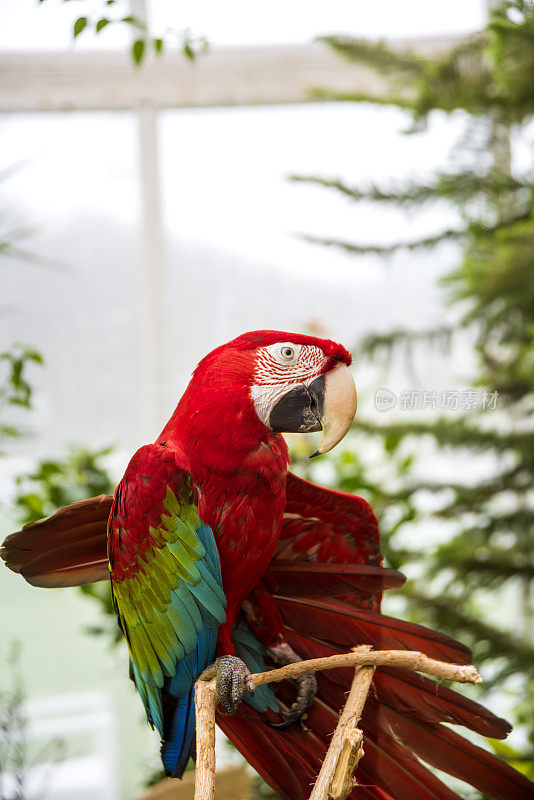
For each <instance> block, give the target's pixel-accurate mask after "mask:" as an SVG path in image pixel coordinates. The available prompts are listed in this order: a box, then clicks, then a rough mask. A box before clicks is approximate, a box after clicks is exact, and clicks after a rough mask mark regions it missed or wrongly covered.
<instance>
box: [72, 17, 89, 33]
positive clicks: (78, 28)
mask: <svg viewBox="0 0 534 800" xmlns="http://www.w3.org/2000/svg"><path fill="white" fill-rule="evenodd" d="M87 22H88V19H87V17H78V19H77V20H76V22H75V23H74V29H73V35H74V38H76V36H79V35H80V33H81V32H82V31H83V30H85V28H86V27H87Z"/></svg>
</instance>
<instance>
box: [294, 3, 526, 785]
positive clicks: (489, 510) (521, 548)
mask: <svg viewBox="0 0 534 800" xmlns="http://www.w3.org/2000/svg"><path fill="white" fill-rule="evenodd" d="M325 41H326V42H328V44H329V45H330V46H331V47H332V48H334V50H336V51H337V52H338V53H340V55H341V56H343V57H344V58H347V59H349V60H350V61H352V62H355V63H359V64H364V65H366V66H368V67H371V68H372V69H373V70H375V71H376V72H378V73H381V74H382V75H384V76H386V77H387V79H388V81H387V84H388V90H387V92H386V93H385V94H382V95H380V96H378V95H374V94H365V93H362V92H355V93H354V94H343V95H339V94H337V95H334V94H332V93H330V92H328V90H321V92H320V94H322V96H325V97H328V98H330V99H332V98H334V99H338V100H344V101H349V102H356V103H361V102H366V103H374V104H377V105H391V106H395V107H397V108H402V109H406V110H407V111H408V112H409V113H410V114H411V120H412V126H411V129H412V131H414V130H415V131H417V130H421V129H422V128H423V127H424V126H425V124H426V122H427V120H428V118H429V115H431V113H432V112H433V111H435V110H438V109H439V110H441V111H444V112H446V113H448V114H452V113H453V112H455V111H457V110H463V111H464V112H466V115H465V116H466V120H467V122H466V130H465V131H464V134H463V136H462V138H461V140H460V141H457V142H455V143H454V160H453V163H454V165H455V166H454V168H453V169H450V170H449V171H445V172H443V173H441V174H436V175H435V176H434V177H433V178H432V179H431V180H425V181H422V182H409V183H406V184H405V185H398V184H397V185H390V186H387V185H371V184H366V185H360V186H358V185H349V184H347V183H345V182H344V181H343V180H337V179H336V180H330V179H327V178H323V177H315V176H294V179H295V180H300V181H307V182H312V183H315V184H318V185H320V186H323V187H326V188H327V189H329V190H330V191H331V192H336V193H339V194H341V195H343V196H344V197H346V198H349V199H350V200H352V201H354V203H356V204H357V203H360V202H362V201H366V202H369V201H371V202H373V203H374V204H376V206H377V208H378V209H380V208H381V207H383V206H398V207H404V208H408V207H410V208H414V209H418V208H422V207H424V206H427V205H428V204H431V203H434V204H445V205H447V206H449V207H453V208H454V209H456V210H457V212H458V218H459V223H458V225H456V226H454V227H447V228H443V229H442V230H441V231H440V232H439V233H438V234H437V235H433V236H431V237H424V238H421V239H418V240H414V241H411V240H410V241H403V242H398V243H395V244H394V245H389V246H382V245H380V244H375V243H373V242H361V241H341V240H327V241H326V240H324V239H317V238H316V239H315V241H317V242H318V243H320V244H322V245H328V246H331V247H336V248H341V249H342V250H344V251H346V252H349V253H353V254H354V256H355V258H356V259H357V258H358V257H359V256H361V255H362V254H369V253H372V254H376V255H378V256H383V257H389V256H391V255H392V254H394V253H395V252H397V251H399V250H401V249H404V250H409V251H414V252H417V251H420V250H430V249H432V248H437V247H439V246H440V244H441V243H442V242H444V241H451V240H454V241H457V242H458V243H459V245H460V248H459V253H460V255H459V263H458V264H457V265H456V267H455V268H454V269H453V270H452V271H451V272H450V273H449V274H448V275H447V277H446V279H445V281H444V284H445V287H444V292H445V294H446V297H447V300H448V301H449V302H450V303H452V305H453V310H455V311H456V312H457V315H459V318H460V322H459V324H456V325H451V326H450V327H442V328H440V329H438V330H432V331H418V332H415V333H414V331H413V329H410V328H407V329H405V330H395V331H391V332H390V333H388V334H387V335H383V334H381V335H372V334H371V335H369V336H368V337H367V338H366V339H365V341H364V342H362V343H360V344H359V345H358V346H357V352H358V359H359V360H361V359H362V358H363V357H365V356H366V357H369V358H373V359H375V360H376V359H377V358H378V357H380V356H383V357H384V358H386V357H389V358H390V357H391V355H392V354H396V353H399V352H400V351H402V350H404V349H405V348H407V347H410V348H417V347H424V346H425V345H428V346H435V345H436V343H439V342H443V341H445V342H446V343H447V342H448V343H449V345H454V340H455V339H457V338H458V337H463V339H462V341H463V342H464V343H465V342H470V343H474V344H472V345H470V346H473V347H474V350H475V354H476V364H477V367H476V377H475V380H474V385H473V390H475V389H476V391H477V393H479V394H478V396H479V397H480V393H482V396H484V395H483V393H484V392H486V393H487V394H486V397H489V396H493V397H495V398H496V397H497V395H496V394H495V393H498V409H497V411H494V412H492V413H487V412H486V413H482V412H477V411H475V410H470V411H465V413H461V412H459V413H456V414H453V413H445V412H443V413H442V414H441V415H439V416H436V417H434V418H433V419H430V420H429V418H428V416H424V417H422V416H421V415H420V414H419V415H412V416H411V417H409V418H408V417H407V418H404V417H403V418H402V419H398V421H395V422H392V423H390V424H376V423H375V422H373V421H370V420H365V419H363V420H362V419H361V418H360V419H359V421H358V422H357V425H356V428H355V431H354V440H353V441H354V448H353V449H352V450H350V451H346V452H344V453H342V455H341V456H339V457H338V458H337V461H335V469H336V484H337V486H338V487H339V488H342V489H345V490H348V491H359V492H361V493H362V494H366V495H367V497H368V498H369V499H370V500H371V502H372V504H373V506H374V507H375V508H376V509H377V510H378V513H379V515H380V516H381V517H382V522H383V529H384V530H383V533H384V551H385V556H386V560H387V561H388V562H389V564H390V565H392V566H395V567H398V568H405V569H406V570H407V571H408V573H409V574H417V576H418V577H417V579H416V580H411V581H409V582H408V584H407V585H406V586H405V587H404V588H403V589H402V590H400V592H401V595H402V597H403V598H406V603H407V606H406V609H405V613H407V614H410V615H411V616H412V618H415V619H417V620H418V621H421V622H424V623H426V624H429V625H431V626H432V627H435V628H438V629H440V630H442V631H444V632H448V633H450V634H452V635H454V636H456V637H458V638H460V639H461V640H463V641H465V642H466V643H469V644H470V645H471V646H472V647H473V649H474V658H475V663H477V664H479V665H482V667H483V668H484V669H485V673H486V677H488V676H489V677H490V680H489V683H487V684H486V685H490V686H491V685H493V686H494V687H498V692H499V693H501V694H503V693H512V694H513V695H514V697H515V699H516V702H515V710H514V714H515V719H514V720H512V721H513V722H515V723H516V724H518V723H519V724H520V725H521V726H522V728H523V731H526V739H527V742H528V743H527V744H526V746H525V747H521V748H512V747H511V746H509V745H506V744H500V743H491V744H492V746H493V747H494V748H495V749H496V750H498V752H499V754H500V755H501V756H502V757H504V758H508V759H509V760H510V761H511V762H513V763H514V766H516V767H517V768H519V769H522V770H523V771H525V772H527V773H528V774H529V776H530V777H531V779H532V778H533V777H534V762H533V757H534V630H533V628H534V618H533V605H534V604H533V598H534V504H533V502H532V478H533V467H534V429H533V425H532V412H533V410H534V347H533V341H532V336H533V333H534V280H533V276H534V216H533V209H534V168H533V167H534V158H533V159H532V163H531V165H530V166H529V168H528V169H523V170H522V171H521V172H517V171H516V170H515V169H513V168H512V145H511V142H512V143H514V142H515V141H516V140H517V138H518V137H520V136H521V135H522V133H523V132H524V131H525V129H526V128H527V126H528V124H529V123H531V122H532V120H533V117H534V3H533V2H532V0H514V1H513V2H508V3H506V4H504V5H503V6H501V7H500V8H498V9H497V10H495V11H494V12H492V14H491V16H490V21H489V24H488V26H487V28H486V29H485V30H484V31H483V32H481V33H478V34H476V35H473V36H470V37H468V38H466V39H463V40H462V42H461V43H460V44H459V45H458V46H456V47H454V48H453V49H451V50H449V51H448V52H446V53H442V54H440V55H438V56H435V57H431V58H428V57H425V58H422V57H418V56H417V55H416V54H414V53H410V52H404V51H403V52H399V51H398V50H396V49H392V48H391V47H389V46H387V45H386V44H384V43H378V44H377V43H370V42H368V41H365V40H359V39H352V38H348V37H344V36H331V37H327V38H326V39H325ZM398 416H399V415H398ZM421 419H422V420H423V421H421ZM369 437H372V439H373V440H374V441H375V442H376V441H379V442H381V444H382V446H383V448H384V453H385V454H386V455H387V456H388V458H389V460H390V461H393V463H394V464H395V465H396V467H397V470H396V474H395V475H392V476H390V479H389V480H384V479H383V477H382V478H380V480H378V479H376V478H374V477H372V476H373V473H372V471H371V472H370V471H369V470H368V468H367V467H366V465H365V464H364V463H363V462H362V460H361V455H359V454H361V453H365V452H366V451H368V450H369V447H368V444H369ZM428 440H431V441H432V442H433V444H434V446H435V448H436V452H439V453H445V454H448V455H450V454H451V453H452V454H456V456H457V457H461V458H462V459H463V464H464V465H469V463H470V462H471V461H472V462H473V463H475V460H476V459H480V457H481V456H482V457H483V458H484V459H485V460H484V464H485V465H486V475H485V477H483V478H480V479H474V478H473V476H472V475H471V474H469V469H468V467H467V468H466V467H465V466H464V468H463V469H462V470H459V471H458V474H457V475H456V476H452V477H451V478H449V479H448V480H439V481H438V480H431V479H429V478H423V479H421V478H417V477H416V474H417V471H415V472H414V471H413V469H412V466H413V464H412V462H413V460H414V453H416V452H417V451H418V449H419V444H420V443H422V442H423V441H425V442H426V441H428ZM410 451H411V452H410ZM407 453H408V454H407ZM415 464H417V457H416V456H415ZM488 465H490V466H488ZM310 469H312V470H313V469H318V467H311V468H310ZM422 492H426V493H427V494H428V493H431V496H432V497H433V498H434V502H435V505H436V509H437V510H436V511H435V513H434V515H433V516H434V517H437V518H438V519H440V520H443V521H444V523H445V524H447V526H448V527H447V530H448V540H447V541H445V542H444V543H442V544H440V545H439V546H437V548H436V547H435V546H434V547H432V548H431V549H427V550H426V551H425V548H424V544H423V545H422V546H415V545H414V543H413V541H412V542H411V543H410V541H409V537H408V539H407V538H406V536H405V535H404V534H405V533H406V531H407V530H408V529H409V528H410V526H413V524H414V522H417V521H418V520H419V521H421V520H422V519H423V518H424V515H423V512H422V511H421V509H420V504H419V502H418V498H419V497H420V496H421V493H422ZM407 541H408V544H407ZM422 552H423V553H425V552H426V555H423V564H422V567H423V569H422V568H421V558H422V555H421V553H422ZM413 565H416V566H415V568H414V567H413ZM499 607H501V608H502V609H506V610H507V613H506V615H504V612H501V613H500V614H499V612H498V610H496V608H497V609H498V608H499ZM514 608H516V609H517V608H519V609H520V612H519V613H518V617H517V619H512V618H511V616H510V614H511V613H513V612H510V609H512V610H513V609H514Z"/></svg>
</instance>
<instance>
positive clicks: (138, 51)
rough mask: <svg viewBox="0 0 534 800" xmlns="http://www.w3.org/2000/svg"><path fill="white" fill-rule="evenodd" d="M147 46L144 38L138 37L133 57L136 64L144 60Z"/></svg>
mask: <svg viewBox="0 0 534 800" xmlns="http://www.w3.org/2000/svg"><path fill="white" fill-rule="evenodd" d="M145 46H146V43H145V40H144V39H136V40H135V42H134V43H133V45H132V58H133V60H134V62H135V64H137V66H139V64H141V62H142V60H143V58H144V55H145Z"/></svg>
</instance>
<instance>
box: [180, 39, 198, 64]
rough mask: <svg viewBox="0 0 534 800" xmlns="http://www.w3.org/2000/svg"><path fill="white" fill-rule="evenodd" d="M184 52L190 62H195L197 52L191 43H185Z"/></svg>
mask: <svg viewBox="0 0 534 800" xmlns="http://www.w3.org/2000/svg"><path fill="white" fill-rule="evenodd" d="M182 52H183V54H184V56H185V57H186V58H187V59H188V61H194V60H195V51H194V50H193V48H192V46H191V43H190V42H184V44H183V48H182Z"/></svg>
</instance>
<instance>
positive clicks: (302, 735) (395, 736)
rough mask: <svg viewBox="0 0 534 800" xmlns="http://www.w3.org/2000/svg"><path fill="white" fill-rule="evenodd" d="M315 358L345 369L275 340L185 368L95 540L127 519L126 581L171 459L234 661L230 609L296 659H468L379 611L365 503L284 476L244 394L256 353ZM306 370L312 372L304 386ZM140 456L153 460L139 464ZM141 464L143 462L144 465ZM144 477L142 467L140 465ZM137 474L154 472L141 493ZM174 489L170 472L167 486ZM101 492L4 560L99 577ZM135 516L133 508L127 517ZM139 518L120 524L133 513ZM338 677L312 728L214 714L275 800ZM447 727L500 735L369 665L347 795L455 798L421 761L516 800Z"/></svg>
mask: <svg viewBox="0 0 534 800" xmlns="http://www.w3.org/2000/svg"><path fill="white" fill-rule="evenodd" d="M288 341H289V342H290V343H292V344H294V345H295V346H297V347H302V348H307V347H309V348H315V349H317V348H319V349H320V350H321V352H322V362H321V366H320V369H319V374H321V375H328V374H329V372H330V371H332V370H335V368H336V367H337V366H338V365H340V364H343V365H348V364H350V362H351V358H350V355H349V353H348V352H347V351H346V350H345V348H343V347H342V346H341V345H338V344H336V343H334V342H330V341H327V340H321V339H317V338H315V337H308V336H301V335H295V334H289V333H280V332H277V331H255V332H253V333H249V334H244V335H243V336H240V337H238V338H237V339H235V340H233V341H232V342H230V343H228V344H227V345H223V346H222V347H220V348H217V350H215V351H213V352H212V353H210V354H209V355H208V356H206V357H205V358H204V359H203V360H202V361H201V362H200V364H199V365H198V367H197V369H196V370H195V372H194V375H193V378H192V380H191V382H190V384H189V386H188V388H187V390H186V392H185V393H184V395H183V397H182V399H181V400H180V402H179V404H178V406H177V408H176V411H175V412H174V414H173V416H172V417H171V419H170V421H169V422H168V424H167V425H166V426H165V428H164V430H163V432H162V434H161V436H160V437H159V438H158V440H157V444H158V445H160V447H159V448H143V450H142V451H139V454H138V455H136V456H134V458H133V459H132V461H131V462H130V465H129V466H128V470H127V473H126V476H125V480H124V481H123V482H122V485H123V486H127V487H128V491H127V493H124V491H123V490H119V491H118V493H117V494H116V496H115V500H114V513H113V515H112V519H113V523H112V524H111V525H110V531H109V536H110V537H111V538H113V537H115V536H117V535H118V532H119V531H122V529H121V515H122V514H123V513H124V514H126V512H127V513H128V519H129V520H130V525H129V529H128V533H127V536H126V537H123V534H122V532H121V534H120V535H121V541H120V543H119V542H116V543H115V546H114V547H113V552H114V553H117V554H118V555H117V556H116V558H117V559H119V560H120V562H121V563H117V564H114V565H113V568H114V570H122V573H124V574H128V570H130V569H131V568H132V564H134V562H135V564H136V565H137V566H138V565H139V562H138V561H137V558H138V556H142V552H143V548H147V547H150V546H151V542H150V537H149V536H148V534H147V531H148V530H149V526H150V525H151V524H152V521H156V522H157V520H158V519H159V518H160V517H161V505H162V502H163V498H164V496H165V489H166V486H167V485H169V482H170V481H172V480H173V479H174V474H173V469H174V466H173V465H174V464H175V463H176V460H175V454H176V453H177V452H178V453H179V454H180V464H181V467H182V472H183V471H185V472H186V474H189V476H190V478H191V485H192V487H193V489H194V491H195V492H196V494H197V496H198V509H199V514H200V518H201V519H202V520H203V521H204V522H205V523H206V524H207V525H209V526H210V528H211V529H212V530H213V533H214V535H215V540H216V544H217V550H218V553H219V559H220V564H221V570H222V576H223V586H224V592H225V595H226V598H227V622H226V623H225V624H223V625H221V626H220V628H219V631H218V650H219V653H221V654H231V653H233V646H232V643H231V641H230V637H231V632H232V625H233V623H234V620H235V617H236V615H237V614H238V613H239V611H240V610H241V609H242V608H244V609H245V613H246V617H247V620H248V621H249V624H250V626H251V628H252V629H253V630H254V632H255V633H256V634H257V636H258V637H259V638H260V640H261V641H262V642H263V643H264V644H265V645H266V646H271V645H273V644H276V643H280V642H287V643H288V644H289V645H290V646H291V647H292V648H293V649H294V650H295V651H296V652H297V653H299V654H300V656H301V657H303V658H313V657H317V656H324V655H332V654H334V653H338V652H344V651H346V650H347V649H349V648H350V647H352V646H354V645H356V644H371V645H373V646H374V647H376V648H379V649H416V650H422V651H423V652H425V653H427V654H428V655H429V656H431V657H433V658H436V659H440V660H449V661H451V662H455V663H468V662H469V661H470V657H471V656H470V653H469V650H468V649H467V648H465V647H464V646H463V645H461V644H460V643H458V642H455V641H454V640H452V639H450V638H449V637H447V636H445V635H443V634H441V633H438V632H436V631H431V630H429V629H427V628H423V627H422V626H419V625H414V624H412V623H408V622H403V621H400V620H396V619H393V618H391V617H387V616H385V615H383V614H381V613H380V600H381V594H382V591H383V590H384V589H387V588H393V587H397V586H400V585H401V584H402V581H403V577H402V576H401V575H400V574H399V573H398V572H396V571H395V570H391V569H385V568H384V567H383V566H382V557H381V554H380V544H379V531H378V523H377V520H376V517H375V515H374V513H373V511H372V509H371V508H370V506H369V505H368V503H366V501H365V500H363V499H362V498H359V497H355V496H353V495H348V494H343V493H341V492H333V491H330V490H328V489H324V488H321V487H318V486H315V485H313V484H311V483H309V482H307V481H303V480H301V479H300V478H297V477H296V476H294V475H292V474H291V473H287V466H288V453H287V447H286V445H285V442H284V440H283V438H282V436H281V435H280V434H279V433H274V432H273V431H272V430H269V429H268V428H267V427H266V425H265V424H264V423H263V422H262V421H261V419H260V418H259V416H258V413H257V410H256V408H255V405H254V402H253V400H252V396H251V387H252V386H253V385H254V379H255V378H254V375H255V363H256V362H255V359H256V354H257V352H258V350H259V349H260V348H266V347H267V348H268V347H271V346H273V345H276V344H277V343H280V342H288ZM316 374H317V371H316V372H314V376H315V375H316ZM143 453H148V454H150V458H152V459H156V461H155V463H151V464H150V465H147V464H145V463H144V461H143V458H144V457H145V456H143ZM146 457H148V456H146ZM148 467H149V468H148ZM146 474H149V475H156V476H160V480H159V481H155V482H153V483H149V482H147V481H146V480H145V478H144V476H145V475H146ZM181 479H182V478H181ZM111 502H112V500H111V498H108V497H101V498H95V499H94V500H92V501H84V503H79V504H75V506H73V507H71V508H69V509H63V510H62V511H60V512H58V513H57V514H55V515H54V516H53V517H51V518H50V519H48V520H45V521H43V522H40V523H36V524H34V525H30V526H26V528H24V529H23V530H22V531H21V532H19V533H17V534H12V536H10V537H8V539H7V540H6V542H5V544H4V551H3V556H4V558H5V560H6V562H7V565H8V566H9V567H10V568H11V569H13V570H15V571H18V572H21V573H22V574H23V575H24V577H25V578H26V579H27V580H29V581H30V582H31V583H34V584H35V585H41V586H61V585H76V584H80V583H84V582H90V581H91V580H98V579H99V578H102V577H104V571H105V570H107V568H108V566H107V558H106V519H107V516H108V514H109V511H110V508H111ZM133 511H135V514H133ZM133 517H135V519H137V520H138V523H139V524H138V526H137V527H136V525H135V522H134V524H131V520H132V518H133ZM351 678H352V670H349V669H335V670H331V671H329V672H325V673H321V674H319V675H318V695H317V697H316V699H315V701H314V703H313V704H312V706H311V708H310V709H309V712H308V716H307V720H306V723H307V725H308V727H310V728H311V731H310V732H303V731H302V730H301V728H300V727H299V726H298V725H297V724H296V723H293V724H291V725H290V726H289V727H288V728H285V729H277V728H272V727H269V725H268V721H269V720H272V719H273V713H272V712H268V713H267V714H264V715H262V714H260V713H258V712H257V711H255V710H253V709H252V708H250V707H248V706H246V705H242V706H241V707H240V709H239V710H238V712H237V714H235V715H234V716H229V715H227V714H224V713H223V712H222V711H219V713H218V715H217V720H218V723H219V725H220V726H221V728H222V729H223V730H224V732H225V733H226V734H227V735H228V736H229V738H230V739H231V740H232V741H233V742H234V744H235V745H236V747H237V748H238V749H239V750H240V751H241V752H242V753H243V755H244V756H245V757H246V758H247V760H248V761H249V762H250V763H251V764H252V766H253V767H254V768H256V769H257V770H258V772H259V773H260V774H261V775H262V776H263V777H264V778H265V780H266V781H267V782H268V783H270V785H271V786H272V787H273V788H274V789H275V791H277V792H278V793H279V794H280V795H281V796H282V797H286V798H290V799H291V800H296V799H297V798H305V797H307V795H308V794H309V791H310V785H311V784H312V783H313V781H314V779H315V777H316V775H317V773H318V771H319V768H320V765H321V761H322V759H323V757H324V754H325V752H326V749H327V747H328V743H329V737H330V735H331V733H332V731H333V729H334V727H335V724H336V721H337V715H338V713H339V710H340V708H341V706H342V705H343V704H344V702H345V698H346V692H347V690H348V687H349V685H350V681H351ZM277 696H278V698H279V701H280V706H281V708H282V710H283V709H284V708H287V707H288V706H290V705H291V702H292V696H293V689H292V687H291V686H290V685H289V684H281V685H279V686H278V688H277ZM447 724H454V725H462V726H464V727H466V728H468V729H469V730H471V731H474V732H476V733H478V734H481V735H483V736H492V737H498V738H503V737H505V736H506V735H507V733H508V732H509V726H508V724H507V723H506V722H505V721H504V720H501V719H499V718H497V717H495V716H494V715H493V714H491V712H489V711H487V710H486V709H484V708H483V707H482V706H480V705H478V704H477V703H475V702H473V701H471V700H468V699H466V698H464V697H462V696H461V695H459V694H457V693H456V692H453V691H452V690H450V689H448V688H446V687H443V686H441V685H440V684H438V683H437V682H435V681H432V680H429V679H427V678H424V677H422V676H419V675H415V674H413V673H410V672H407V671H404V670H399V669H385V668H383V669H382V668H381V669H378V670H377V671H376V673H375V677H374V680H373V685H372V689H371V692H370V695H369V698H368V701H367V704H366V707H365V710H364V714H363V717H362V729H363V733H364V748H365V755H364V757H363V759H362V760H361V762H360V764H359V766H358V770H357V778H358V781H359V784H360V785H359V786H358V787H356V788H355V789H354V791H353V792H352V794H351V797H352V798H358V800H454V798H456V799H457V798H458V795H456V794H455V793H454V792H453V791H451V790H450V789H448V788H447V787H446V786H445V785H444V784H443V782H442V781H441V780H440V779H439V778H438V777H437V776H436V775H435V774H434V773H433V772H432V771H431V770H430V769H428V768H427V766H425V765H424V764H423V762H426V763H427V764H429V765H430V766H431V767H435V768H438V769H441V770H444V771H445V772H448V773H449V774H451V775H454V776H456V777H459V778H461V779H463V780H467V781H468V782H469V783H470V784H471V785H473V786H475V787H477V788H478V789H480V791H482V792H484V793H485V794H486V795H487V796H488V797H490V798H494V800H505V799H506V800H527V798H532V797H534V794H533V785H532V784H531V783H529V782H528V781H527V780H526V778H524V777H523V776H522V775H520V774H519V773H517V772H516V771H515V770H512V769H511V768H509V767H508V766H507V765H505V764H504V763H503V762H501V761H499V760H498V759H496V758H495V757H494V756H493V755H491V754H489V753H487V752H486V751H483V750H481V749H480V748H478V747H476V746H475V745H474V744H472V743H471V742H469V741H468V740H467V739H464V738H463V737H461V736H460V735H459V734H457V733H456V732H453V731H451V730H450V729H449V728H447V727H446V726H447Z"/></svg>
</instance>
